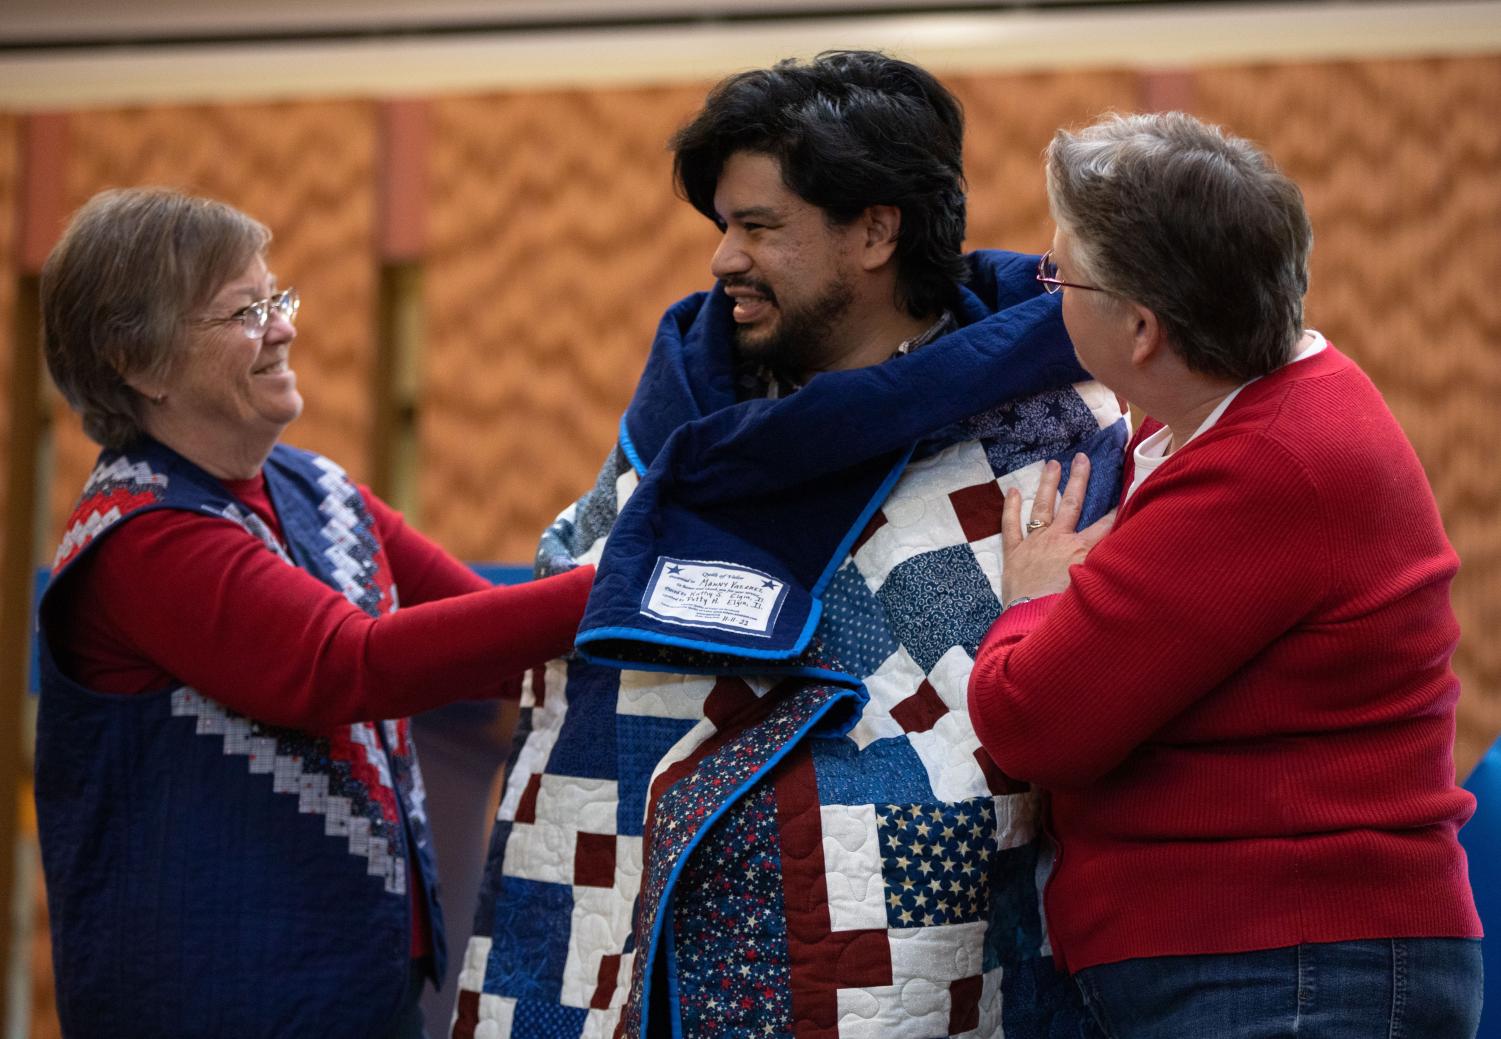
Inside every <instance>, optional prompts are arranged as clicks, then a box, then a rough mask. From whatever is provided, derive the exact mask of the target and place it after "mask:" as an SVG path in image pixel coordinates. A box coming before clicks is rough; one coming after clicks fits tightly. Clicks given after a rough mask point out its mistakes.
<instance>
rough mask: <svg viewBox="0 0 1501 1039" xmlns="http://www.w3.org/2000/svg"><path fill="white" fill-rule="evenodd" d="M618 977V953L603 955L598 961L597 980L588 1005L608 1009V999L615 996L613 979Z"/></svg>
mask: <svg viewBox="0 0 1501 1039" xmlns="http://www.w3.org/2000/svg"><path fill="white" fill-rule="evenodd" d="M618 977H620V955H619V954H618V953H615V954H612V955H609V956H604V957H601V958H600V961H599V980H598V981H597V982H596V983H595V986H594V996H593V998H591V999H590V1000H589V1006H590V1007H591V1008H593V1009H595V1010H608V1009H610V1000H611V999H613V998H615V979H616V978H618Z"/></svg>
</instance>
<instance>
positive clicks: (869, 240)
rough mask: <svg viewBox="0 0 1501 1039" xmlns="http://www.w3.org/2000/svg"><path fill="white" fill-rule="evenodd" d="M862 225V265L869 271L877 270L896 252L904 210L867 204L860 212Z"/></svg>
mask: <svg viewBox="0 0 1501 1039" xmlns="http://www.w3.org/2000/svg"><path fill="white" fill-rule="evenodd" d="M860 227H861V230H862V231H863V232H864V234H865V238H864V241H863V242H862V243H861V244H862V248H861V251H860V265H861V266H862V267H863V268H864V269H865V270H868V271H873V270H876V269H877V268H879V267H882V266H884V265H886V264H887V263H889V262H890V261H891V258H892V256H894V255H895V254H896V242H897V238H898V236H899V235H900V234H901V231H902V211H901V209H899V208H898V207H896V206H867V207H865V212H864V213H862V214H860Z"/></svg>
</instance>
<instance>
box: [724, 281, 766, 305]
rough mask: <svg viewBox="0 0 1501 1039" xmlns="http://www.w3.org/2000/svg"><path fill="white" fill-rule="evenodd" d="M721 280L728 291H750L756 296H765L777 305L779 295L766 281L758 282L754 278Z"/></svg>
mask: <svg viewBox="0 0 1501 1039" xmlns="http://www.w3.org/2000/svg"><path fill="white" fill-rule="evenodd" d="M721 280H722V282H723V283H724V287H725V289H726V290H729V289H750V290H751V291H752V292H754V293H755V294H756V295H758V296H764V297H766V299H767V300H769V301H770V302H772V303H775V302H776V301H777V294H776V293H775V292H773V291H772V288H771V286H770V285H768V284H766V282H764V281H756V280H755V279H754V278H723V279H721Z"/></svg>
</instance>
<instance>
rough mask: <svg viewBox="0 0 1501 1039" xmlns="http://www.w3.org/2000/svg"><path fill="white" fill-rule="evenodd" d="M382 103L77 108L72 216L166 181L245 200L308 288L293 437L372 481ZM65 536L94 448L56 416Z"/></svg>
mask: <svg viewBox="0 0 1501 1039" xmlns="http://www.w3.org/2000/svg"><path fill="white" fill-rule="evenodd" d="M374 133H375V122H374V107H373V105H372V104H369V103H348V102H346V103H311V102H309V103H291V104H258V105H216V106H188V107H153V108H143V109H124V110H110V111H92V112H80V113H78V114H77V115H76V116H75V118H74V121H73V124H72V142H71V146H72V151H71V157H70V168H69V180H68V192H69V200H70V210H71V208H73V207H76V206H78V205H81V204H82V203H83V202H84V201H85V200H87V199H88V198H89V196H90V195H92V194H93V193H94V192H95V191H98V190H100V189H102V188H106V187H119V186H132V185H145V184H164V185H169V186H172V187H177V188H182V189H184V190H187V191H191V192H194V193H197V194H204V195H210V196H213V197H215V198H220V199H223V200H224V201H226V202H229V203H230V204H232V205H235V206H238V207H239V208H241V209H243V210H244V211H245V212H247V213H249V214H250V215H251V216H253V217H255V218H256V219H258V220H260V221H262V222H263V223H265V224H266V225H267V226H269V227H270V228H271V230H272V233H273V234H274V235H275V239H274V240H273V242H272V244H271V251H270V263H271V267H272V270H273V271H275V272H276V273H277V275H278V276H279V277H280V279H281V282H282V284H284V285H288V284H291V285H296V286H297V287H298V288H299V289H300V290H301V291H302V298H303V307H302V313H301V315H300V316H299V318H298V322H297V328H298V339H297V345H296V348H295V349H294V352H293V363H294V365H295V366H296V368H297V373H298V385H299V386H300V388H301V389H302V392H303V395H304V397H305V398H306V399H307V409H306V411H305V412H304V413H303V416H302V418H300V419H299V420H298V421H297V422H296V423H294V424H293V425H292V426H291V427H289V429H288V430H287V434H286V439H287V441H288V442H290V443H294V444H298V445H301V446H305V447H309V448H312V449H313V450H316V451H322V452H325V453H327V454H329V455H330V456H332V457H333V458H335V459H336V460H338V461H339V462H340V463H341V464H343V465H344V466H345V467H347V468H348V469H349V470H350V471H351V472H352V473H354V474H355V475H356V476H357V477H359V478H361V479H363V478H365V476H366V474H365V466H366V463H367V458H368V453H369V445H368V441H369V430H370V417H371V408H370V399H369V382H370V367H371V359H372V357H373V356H374V353H373V342H374V338H373V337H374V331H375V329H374V313H375V298H374V294H375V264H374V260H373V259H372V242H373V235H374V169H373V162H374V159H373V156H374V146H375V138H374ZM56 443H57V467H56V479H55V480H54V485H53V493H52V506H53V512H52V515H53V517H54V519H53V522H54V531H53V534H54V542H55V535H56V533H57V530H58V528H60V525H61V523H62V522H63V520H64V519H65V518H66V513H67V510H68V508H69V507H70V505H71V504H72V501H73V499H74V498H75V497H76V495H77V494H78V491H79V489H80V488H81V487H82V482H83V479H84V477H85V476H86V475H87V472H88V467H89V465H90V463H91V462H92V460H93V457H94V454H95V451H96V448H95V447H94V446H93V445H92V444H90V443H89V442H88V441H87V440H86V439H85V438H84V436H83V433H82V429H81V427H80V426H79V424H78V421H77V418H76V416H73V415H72V414H71V413H67V414H63V415H61V416H60V418H59V423H58V436H57V440H56Z"/></svg>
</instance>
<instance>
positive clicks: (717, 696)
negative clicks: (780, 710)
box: [704, 675, 756, 729]
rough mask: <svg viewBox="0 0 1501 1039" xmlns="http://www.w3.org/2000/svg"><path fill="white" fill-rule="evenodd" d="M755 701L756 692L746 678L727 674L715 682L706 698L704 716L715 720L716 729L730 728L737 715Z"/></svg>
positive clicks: (751, 705) (712, 720)
mask: <svg viewBox="0 0 1501 1039" xmlns="http://www.w3.org/2000/svg"><path fill="white" fill-rule="evenodd" d="M755 703H756V694H755V692H754V691H752V689H751V687H750V686H749V685H747V684H746V682H745V679H743V678H736V677H734V676H733V675H727V676H725V677H723V678H721V679H720V680H719V681H717V682H715V683H714V688H713V689H711V690H710V691H709V696H708V698H707V699H706V700H704V717H705V718H708V719H709V720H710V721H711V722H713V723H714V727H715V728H716V729H724V728H728V727H729V724H730V722H732V721H734V719H735V717H736V716H737V715H739V714H740V713H741V712H742V711H746V710H749V709H750V708H751V707H753V706H754V705H755Z"/></svg>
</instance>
